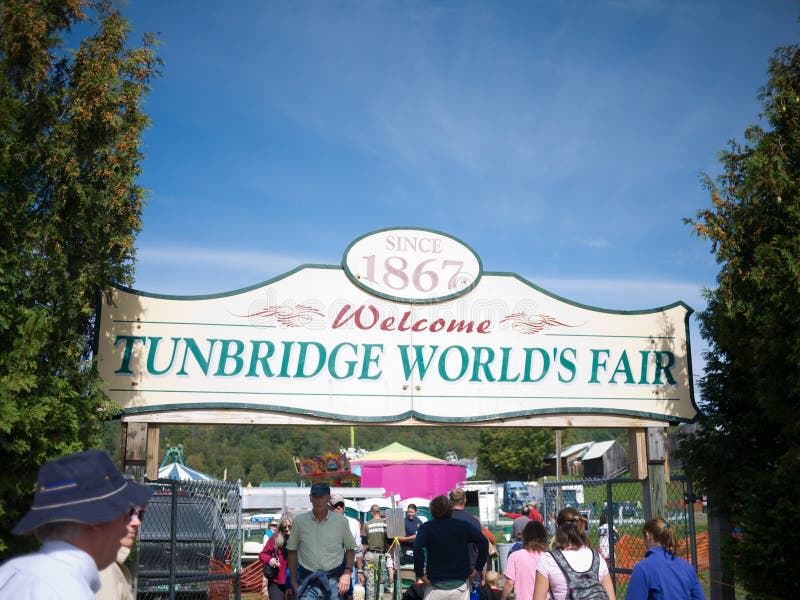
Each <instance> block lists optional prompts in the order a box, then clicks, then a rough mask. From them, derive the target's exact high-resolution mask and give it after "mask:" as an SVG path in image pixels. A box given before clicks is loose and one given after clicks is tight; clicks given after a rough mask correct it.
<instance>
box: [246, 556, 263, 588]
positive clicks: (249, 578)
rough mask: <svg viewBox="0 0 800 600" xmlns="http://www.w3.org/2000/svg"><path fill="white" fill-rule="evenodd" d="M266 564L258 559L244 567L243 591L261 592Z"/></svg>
mask: <svg viewBox="0 0 800 600" xmlns="http://www.w3.org/2000/svg"><path fill="white" fill-rule="evenodd" d="M263 567H264V564H263V563H262V562H261V561H260V560H256V561H253V562H251V563H250V564H249V565H247V566H246V567H245V568H244V569H242V592H261V582H262V581H263V577H264V575H263Z"/></svg>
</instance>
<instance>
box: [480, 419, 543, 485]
mask: <svg viewBox="0 0 800 600" xmlns="http://www.w3.org/2000/svg"><path fill="white" fill-rule="evenodd" d="M554 449H555V433H554V432H552V431H550V430H549V429H531V428H522V427H519V428H517V427H511V428H505V427H498V428H496V429H482V430H481V445H480V452H479V454H478V459H479V461H481V462H483V463H485V464H486V465H487V467H488V468H489V469H491V471H492V472H493V473H495V475H496V478H497V479H499V480H508V479H521V480H530V479H534V478H535V477H536V476H537V474H538V473H539V471H540V470H541V469H542V465H543V464H544V458H545V456H547V455H548V454H552V453H553V451H554Z"/></svg>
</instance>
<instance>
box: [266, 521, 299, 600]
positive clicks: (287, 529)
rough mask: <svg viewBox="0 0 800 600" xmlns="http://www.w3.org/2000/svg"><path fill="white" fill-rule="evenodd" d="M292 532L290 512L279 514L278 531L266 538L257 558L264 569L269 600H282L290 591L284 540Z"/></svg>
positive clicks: (286, 539)
mask: <svg viewBox="0 0 800 600" xmlns="http://www.w3.org/2000/svg"><path fill="white" fill-rule="evenodd" d="M291 532H292V516H291V515H290V514H284V515H281V517H280V519H279V521H278V531H276V532H275V534H274V535H273V536H272V537H271V538H269V540H267V543H266V544H265V545H264V549H263V550H262V551H261V554H259V555H258V558H259V559H260V560H261V564H262V565H264V566H263V571H264V579H265V580H266V581H265V583H266V585H265V586H264V587H265V588H266V589H267V590H268V593H267V594H265V595H267V596H269V600H284V598H285V597H286V596H287V595H289V594H290V593H291V591H292V586H291V585H290V584H289V578H288V577H287V575H286V571H287V569H288V563H287V560H286V558H287V555H288V553H287V551H286V542H288V541H289V535H290V534H291Z"/></svg>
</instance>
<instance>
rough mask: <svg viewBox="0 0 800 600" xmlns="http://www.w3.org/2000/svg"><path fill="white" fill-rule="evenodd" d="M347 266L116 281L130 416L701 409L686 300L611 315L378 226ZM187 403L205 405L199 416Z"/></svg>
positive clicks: (670, 417)
mask: <svg viewBox="0 0 800 600" xmlns="http://www.w3.org/2000/svg"><path fill="white" fill-rule="evenodd" d="M342 264H343V266H342V267H341V268H340V267H333V266H332V267H319V266H308V267H300V268H298V269H296V270H294V271H292V272H290V273H287V274H285V275H283V276H281V277H277V278H275V279H273V280H271V281H268V282H265V283H264V284H261V285H258V286H255V287H253V288H249V289H245V290H239V291H235V292H231V293H230V294H223V295H215V296H204V297H190V298H186V297H166V296H158V295H151V294H146V293H142V292H136V291H133V290H126V289H114V290H112V292H111V294H110V296H111V302H105V303H104V304H103V306H102V308H101V311H100V330H101V334H100V337H99V341H98V355H99V368H100V373H101V375H102V377H103V379H104V381H105V383H106V386H107V387H106V393H107V394H108V395H109V397H110V398H111V399H113V400H115V401H116V402H118V403H119V404H120V405H122V407H123V409H124V416H125V419H126V420H141V421H162V422H181V421H189V420H192V421H198V420H199V421H206V422H231V421H233V422H248V423H251V422H252V423H303V422H329V423H352V422H372V423H384V424H395V423H396V424H405V423H409V422H416V423H423V424H431V425H436V424H445V423H464V424H484V425H519V424H539V425H546V426H559V425H562V426H649V425H654V424H662V425H663V424H664V423H665V422H671V423H675V422H681V421H691V420H693V419H694V418H695V415H696V407H695V404H694V401H693V392H692V385H691V379H692V373H691V364H690V358H689V356H690V353H689V348H688V345H689V341H688V317H689V314H690V313H691V309H689V308H688V307H687V306H686V305H685V304H683V303H682V302H677V303H675V304H672V305H669V306H666V307H663V308H659V309H654V310H649V311H633V312H620V311H608V310H602V309H598V308H592V307H588V306H583V305H580V304H576V303H573V302H569V301H567V300H564V299H562V298H559V297H557V296H554V295H552V294H549V293H547V292H545V291H544V290H541V289H539V288H537V287H536V286H535V285H533V284H531V283H529V282H527V281H525V280H524V279H522V278H520V277H518V276H515V275H510V274H505V273H502V274H501V273H487V272H481V263H480V260H479V258H478V257H477V255H476V254H475V253H474V252H472V250H470V249H469V248H467V247H466V246H465V245H464V244H462V243H461V242H459V241H458V240H455V239H454V238H452V237H451V236H447V235H445V234H441V233H438V232H433V231H428V230H422V229H412V228H405V229H392V230H382V231H379V232H375V233H373V234H370V235H368V236H365V237H363V238H360V239H359V240H357V241H356V242H354V243H353V244H352V245H351V246H350V247H349V248H348V250H347V252H346V253H345V257H344V260H343V263H342ZM187 411H191V412H190V413H187Z"/></svg>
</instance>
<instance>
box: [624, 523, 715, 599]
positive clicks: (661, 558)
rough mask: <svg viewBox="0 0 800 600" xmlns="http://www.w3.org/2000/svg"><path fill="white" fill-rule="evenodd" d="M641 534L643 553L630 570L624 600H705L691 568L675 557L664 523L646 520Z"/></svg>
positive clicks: (673, 539)
mask: <svg viewBox="0 0 800 600" xmlns="http://www.w3.org/2000/svg"><path fill="white" fill-rule="evenodd" d="M642 533H643V534H644V544H645V546H647V552H646V553H645V555H644V560H641V561H639V562H638V563H636V565H635V566H634V567H633V574H632V575H631V581H630V583H629V584H628V594H627V595H626V596H625V600H651V599H656V598H669V599H670V600H673V599H674V600H705V594H703V588H702V586H701V585H700V580H699V579H698V578H697V573H696V572H695V570H694V567H692V565H690V564H689V563H688V562H686V561H685V560H683V559H682V558H680V557H679V556H676V555H675V551H676V550H677V549H678V541H677V536H676V535H675V528H674V527H672V526H670V524H669V523H667V522H666V521H665V520H664V519H650V520H649V521H647V523H645V524H644V528H643V529H642Z"/></svg>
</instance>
